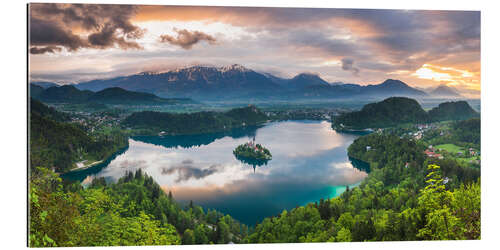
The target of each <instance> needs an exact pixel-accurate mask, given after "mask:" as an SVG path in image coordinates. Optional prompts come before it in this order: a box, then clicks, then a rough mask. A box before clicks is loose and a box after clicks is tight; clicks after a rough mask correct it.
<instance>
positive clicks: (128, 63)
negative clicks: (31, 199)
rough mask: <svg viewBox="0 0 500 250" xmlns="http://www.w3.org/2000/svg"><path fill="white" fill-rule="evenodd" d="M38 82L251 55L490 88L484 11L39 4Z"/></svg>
mask: <svg viewBox="0 0 500 250" xmlns="http://www.w3.org/2000/svg"><path fill="white" fill-rule="evenodd" d="M29 17H30V19H29V52H30V54H29V66H30V80H31V81H53V82H57V83H61V84H67V83H78V82H82V81H88V80H93V79H103V78H110V77H115V76H122V75H130V74H135V73H139V72H144V71H155V72H162V71H168V70H171V69H175V68H179V67H187V66H192V65H210V66H225V65H230V64H241V65H243V66H245V67H247V68H250V69H253V70H255V71H258V72H267V73H271V74H274V75H276V76H279V77H285V78H291V77H293V76H295V75H297V74H299V73H304V72H305V73H313V74H318V75H319V76H320V77H321V78H323V79H325V80H326V81H329V82H338V81H340V82H344V83H356V84H361V85H367V84H378V83H381V82H383V81H384V80H385V79H389V78H390V79H399V80H402V81H404V82H406V83H407V84H408V85H410V86H412V87H417V88H421V89H430V88H434V87H437V86H439V85H441V84H445V85H448V86H452V87H454V88H456V89H457V90H459V91H460V93H461V94H463V95H464V96H467V97H479V95H480V89H481V85H480V83H481V70H480V68H481V61H480V49H481V47H480V31H481V29H480V12H479V11H437V10H374V9H331V8H329V9H327V8H255V7H206V6H200V7H196V6H161V5H155V6H144V5H90V4H47V3H36V4H31V5H30V7H29Z"/></svg>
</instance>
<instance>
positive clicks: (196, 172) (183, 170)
mask: <svg viewBox="0 0 500 250" xmlns="http://www.w3.org/2000/svg"><path fill="white" fill-rule="evenodd" d="M193 163H194V162H193V160H190V159H188V160H184V161H182V162H181V163H180V164H178V165H174V166H171V167H168V168H167V167H164V168H162V170H161V174H162V175H171V174H174V173H177V174H178V177H177V179H176V180H175V182H177V183H179V182H181V181H187V180H189V179H191V178H194V179H197V180H199V179H202V178H205V177H207V176H209V175H212V174H215V173H217V172H219V171H221V170H222V168H223V167H222V166H221V165H211V166H209V167H208V168H204V169H200V168H197V167H195V166H194V165H193Z"/></svg>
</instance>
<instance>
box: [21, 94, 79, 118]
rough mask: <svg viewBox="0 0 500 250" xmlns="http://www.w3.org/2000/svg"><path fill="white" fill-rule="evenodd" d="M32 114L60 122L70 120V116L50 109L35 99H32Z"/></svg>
mask: <svg viewBox="0 0 500 250" xmlns="http://www.w3.org/2000/svg"><path fill="white" fill-rule="evenodd" d="M30 113H31V114H38V115H39V116H42V117H45V118H48V119H51V120H54V121H59V122H64V121H68V120H69V119H70V118H69V115H68V114H66V113H62V112H59V111H57V110H55V109H54V108H51V107H48V106H47V105H45V104H43V103H41V102H39V101H37V100H35V99H33V98H30Z"/></svg>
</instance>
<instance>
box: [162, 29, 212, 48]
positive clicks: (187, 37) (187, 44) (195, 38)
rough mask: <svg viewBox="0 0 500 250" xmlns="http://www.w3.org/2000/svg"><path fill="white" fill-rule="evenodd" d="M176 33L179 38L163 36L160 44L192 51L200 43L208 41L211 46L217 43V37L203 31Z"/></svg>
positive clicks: (184, 30) (178, 31)
mask: <svg viewBox="0 0 500 250" xmlns="http://www.w3.org/2000/svg"><path fill="white" fill-rule="evenodd" d="M175 32H177V37H173V36H170V35H161V36H160V42H162V43H170V44H172V45H177V46H180V47H182V48H183V49H191V48H192V47H193V45H195V44H197V43H198V42H200V41H207V42H208V43H209V44H215V43H216V39H215V37H213V36H211V35H208V34H206V33H203V32H201V31H188V30H186V29H183V30H175Z"/></svg>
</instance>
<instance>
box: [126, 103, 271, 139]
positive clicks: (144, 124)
mask: <svg viewBox="0 0 500 250" xmlns="http://www.w3.org/2000/svg"><path fill="white" fill-rule="evenodd" d="M267 119H268V117H267V116H266V114H264V113H263V112H262V111H261V110H259V109H258V108H256V107H255V106H249V107H245V108H236V109H232V110H230V111H227V112H224V113H223V112H196V113H182V114H175V113H167V112H154V111H142V112H136V113H133V114H131V115H130V116H128V117H127V118H126V119H125V120H124V121H123V123H122V124H123V125H124V126H127V127H131V128H134V129H144V130H147V131H150V133H153V134H156V133H159V132H161V131H164V132H166V133H167V134H171V135H176V134H198V133H205V132H218V131H224V130H229V129H231V128H235V127H243V126H250V125H257V124H259V123H262V122H265V121H266V120H267Z"/></svg>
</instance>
